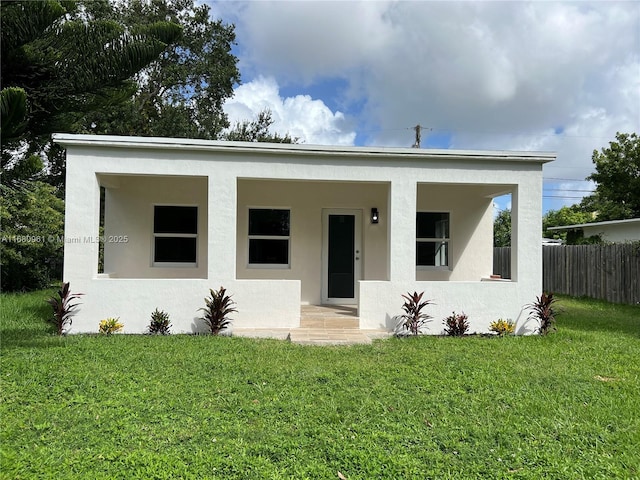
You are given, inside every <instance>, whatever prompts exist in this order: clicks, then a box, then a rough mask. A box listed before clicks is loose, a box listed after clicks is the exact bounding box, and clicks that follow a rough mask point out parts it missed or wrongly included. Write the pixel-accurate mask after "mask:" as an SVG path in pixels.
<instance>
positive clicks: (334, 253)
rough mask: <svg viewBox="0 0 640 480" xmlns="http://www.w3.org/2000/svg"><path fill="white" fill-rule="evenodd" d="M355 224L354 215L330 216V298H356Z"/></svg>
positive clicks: (328, 287) (328, 289)
mask: <svg viewBox="0 0 640 480" xmlns="http://www.w3.org/2000/svg"><path fill="white" fill-rule="evenodd" d="M355 224H356V222H355V216H354V215H342V214H340V215H331V214H330V215H329V232H328V237H329V238H328V240H329V244H328V257H329V258H328V262H329V263H328V276H327V277H328V278H327V281H328V286H327V291H328V297H329V298H350V299H352V298H354V296H355V295H354V293H355V292H354V290H355V258H356V255H355V253H356V252H355Z"/></svg>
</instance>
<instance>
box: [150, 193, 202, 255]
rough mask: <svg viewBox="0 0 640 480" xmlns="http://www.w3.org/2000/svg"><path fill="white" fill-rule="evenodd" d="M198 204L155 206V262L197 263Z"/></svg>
mask: <svg viewBox="0 0 640 480" xmlns="http://www.w3.org/2000/svg"><path fill="white" fill-rule="evenodd" d="M197 244H198V207H177V206H169V205H155V206H154V207H153V263H154V265H157V264H177V265H180V266H183V265H184V266H195V265H196V258H197Z"/></svg>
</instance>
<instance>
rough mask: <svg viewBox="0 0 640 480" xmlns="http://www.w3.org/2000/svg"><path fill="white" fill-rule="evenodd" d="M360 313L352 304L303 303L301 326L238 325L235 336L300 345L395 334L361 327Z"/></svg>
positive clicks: (348, 342) (343, 342) (360, 341)
mask: <svg viewBox="0 0 640 480" xmlns="http://www.w3.org/2000/svg"><path fill="white" fill-rule="evenodd" d="M357 315H358V314H357V309H356V307H355V306H352V305H302V306H301V308H300V327H299V328H236V329H233V335H235V336H238V337H250V338H275V339H280V340H289V341H291V342H293V343H298V344H301V345H353V344H370V343H371V342H372V341H373V340H375V339H379V338H388V337H389V336H391V335H392V333H391V332H388V331H387V330H360V319H359V318H358V316H357Z"/></svg>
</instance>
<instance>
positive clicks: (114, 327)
mask: <svg viewBox="0 0 640 480" xmlns="http://www.w3.org/2000/svg"><path fill="white" fill-rule="evenodd" d="M119 320H120V318H112V317H109V318H107V319H105V320H101V321H100V328H99V330H98V331H99V332H100V333H101V334H102V335H111V334H112V333H116V332H119V331H120V330H122V329H123V328H124V325H123V324H122V323H120V322H119Z"/></svg>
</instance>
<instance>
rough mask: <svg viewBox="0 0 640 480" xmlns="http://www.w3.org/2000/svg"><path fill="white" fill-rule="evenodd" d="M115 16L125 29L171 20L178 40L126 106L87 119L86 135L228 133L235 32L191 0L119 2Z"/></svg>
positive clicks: (141, 77)
mask: <svg viewBox="0 0 640 480" xmlns="http://www.w3.org/2000/svg"><path fill="white" fill-rule="evenodd" d="M116 16H117V18H119V19H120V20H121V21H122V22H124V23H126V24H129V23H132V22H138V21H142V22H151V24H153V23H155V22H158V21H162V20H165V19H170V20H171V21H172V22H174V23H176V24H178V25H180V27H181V28H182V31H183V34H182V36H181V38H180V39H179V41H177V42H175V43H174V44H172V45H171V46H169V48H167V49H166V51H164V53H163V54H162V55H161V56H159V57H158V58H157V59H156V60H155V61H154V62H152V63H151V64H149V65H148V66H147V67H146V68H145V69H143V70H142V71H141V72H140V73H139V74H138V75H137V76H136V81H137V83H138V86H139V89H138V91H137V92H136V94H135V95H134V96H132V97H131V99H130V101H129V102H127V103H124V104H119V105H117V106H114V107H113V108H105V109H103V110H102V111H101V112H99V114H98V115H94V116H93V117H88V118H87V119H86V120H85V129H86V131H87V132H90V133H106V134H119V135H134V134H135V135H143V136H161V137H162V136H164V137H189V138H204V139H216V138H219V135H220V133H221V132H222V131H223V130H224V129H226V128H228V127H229V122H228V120H227V117H226V115H225V113H224V111H223V109H222V106H223V104H224V102H225V100H226V99H227V98H230V97H231V96H233V87H234V85H235V84H237V83H238V82H239V81H240V72H239V71H238V68H237V65H236V64H237V61H238V59H237V58H236V57H235V56H234V55H233V54H232V53H231V47H232V45H233V44H234V42H235V32H234V26H233V25H226V24H224V23H223V22H222V21H220V20H213V19H212V18H211V11H210V7H209V6H208V5H206V4H203V5H196V4H195V2H194V0H163V1H160V0H147V1H143V0H123V1H122V2H120V3H119V4H118V7H117V12H116Z"/></svg>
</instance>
